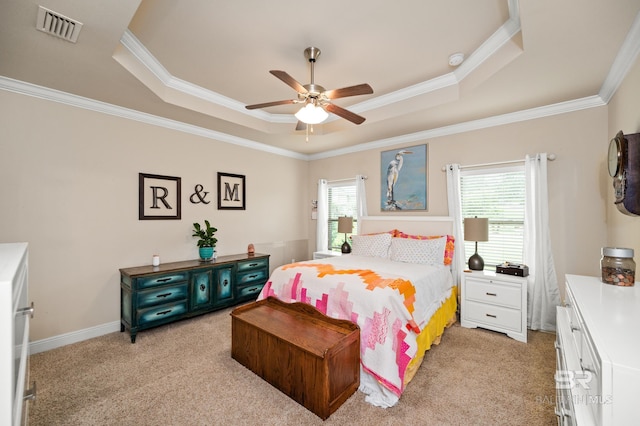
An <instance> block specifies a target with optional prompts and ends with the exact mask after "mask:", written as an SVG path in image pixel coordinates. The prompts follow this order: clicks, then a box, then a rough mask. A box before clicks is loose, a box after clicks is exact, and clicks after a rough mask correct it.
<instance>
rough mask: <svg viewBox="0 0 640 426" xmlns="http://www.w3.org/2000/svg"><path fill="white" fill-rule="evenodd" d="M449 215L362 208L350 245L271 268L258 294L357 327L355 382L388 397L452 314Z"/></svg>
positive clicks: (377, 397) (376, 396)
mask: <svg viewBox="0 0 640 426" xmlns="http://www.w3.org/2000/svg"><path fill="white" fill-rule="evenodd" d="M452 224H453V221H452V219H451V218H449V217H433V216H424V217H407V216H400V217H398V216H379V217H378V216H369V217H367V218H362V219H361V221H360V223H359V228H360V231H359V235H354V236H352V253H350V254H348V255H342V256H337V257H329V258H324V259H317V260H310V261H304V262H297V263H291V264H287V265H283V266H281V267H279V268H276V269H275V270H274V271H273V273H272V274H271V276H270V277H269V280H268V281H267V283H266V284H265V286H264V288H263V289H262V292H261V293H260V295H259V296H258V300H262V299H265V298H267V297H276V298H277V299H279V300H282V301H284V302H288V303H292V302H303V303H306V304H309V305H312V306H314V307H316V308H317V309H318V310H319V311H320V312H322V313H323V314H325V315H327V316H329V317H332V318H338V319H347V320H350V321H353V322H354V323H356V324H357V325H358V326H359V327H360V341H361V344H360V352H361V360H360V373H361V374H360V387H359V390H360V391H361V392H363V393H365V394H366V395H367V396H366V401H367V402H369V403H371V404H373V405H376V406H380V407H391V406H393V405H395V404H396V403H397V402H398V400H399V399H400V396H401V395H402V393H403V391H404V389H405V387H406V386H407V384H408V383H409V382H410V380H411V379H412V378H413V376H414V374H415V373H416V371H417V369H418V367H419V366H420V364H421V363H422V360H423V357H424V352H425V351H426V350H428V349H429V348H430V347H431V345H432V344H438V343H439V339H440V336H441V335H442V333H443V332H444V330H445V328H446V327H447V326H449V325H451V324H452V323H453V322H455V320H456V308H457V295H456V288H457V287H456V284H455V283H454V280H453V276H452V274H451V268H450V263H451V259H452V258H453V249H454V240H453V237H452V236H451V234H452Z"/></svg>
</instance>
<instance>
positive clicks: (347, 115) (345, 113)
mask: <svg viewBox="0 0 640 426" xmlns="http://www.w3.org/2000/svg"><path fill="white" fill-rule="evenodd" d="M323 108H324V109H325V110H327V112H330V113H333V114H335V115H339V116H340V117H342V118H344V119H345V120H349V121H350V122H352V123H354V124H362V123H364V120H366V118H364V117H362V116H361V115H358V114H356V113H353V112H351V111H349V110H346V109H344V108H342V107H339V106H338V105H334V104H326V105H323Z"/></svg>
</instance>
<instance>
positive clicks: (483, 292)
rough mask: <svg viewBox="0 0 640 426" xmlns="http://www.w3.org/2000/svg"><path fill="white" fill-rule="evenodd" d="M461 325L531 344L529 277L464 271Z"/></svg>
mask: <svg viewBox="0 0 640 426" xmlns="http://www.w3.org/2000/svg"><path fill="white" fill-rule="evenodd" d="M461 305H462V306H461V307H460V311H461V320H460V324H461V325H462V326H463V327H467V328H476V327H482V328H487V329H489V330H494V331H499V332H501V333H506V334H507V336H509V337H512V338H514V339H516V340H518V341H520V342H524V343H527V278H526V277H516V276H514V275H506V274H496V273H495V272H486V271H478V272H463V273H462V298H461Z"/></svg>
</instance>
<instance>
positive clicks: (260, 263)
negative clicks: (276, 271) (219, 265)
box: [238, 258, 269, 272]
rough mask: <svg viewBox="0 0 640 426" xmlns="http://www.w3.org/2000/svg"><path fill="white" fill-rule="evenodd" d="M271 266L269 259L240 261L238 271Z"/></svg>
mask: <svg viewBox="0 0 640 426" xmlns="http://www.w3.org/2000/svg"><path fill="white" fill-rule="evenodd" d="M268 266H269V259H268V258H262V259H255V260H250V261H247V262H238V272H244V271H251V270H253V269H259V268H267V267H268Z"/></svg>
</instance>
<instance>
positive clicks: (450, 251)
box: [394, 229, 455, 265]
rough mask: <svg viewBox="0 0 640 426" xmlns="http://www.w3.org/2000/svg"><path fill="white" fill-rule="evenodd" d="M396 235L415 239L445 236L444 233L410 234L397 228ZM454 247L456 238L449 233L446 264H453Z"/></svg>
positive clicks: (445, 256) (444, 260) (445, 251)
mask: <svg viewBox="0 0 640 426" xmlns="http://www.w3.org/2000/svg"><path fill="white" fill-rule="evenodd" d="M394 236H395V237H396V238H410V239H414V240H431V239H434V238H441V237H443V235H410V234H405V233H404V232H402V231H398V230H397V229H396V234H395V235H394ZM454 249H455V238H453V235H447V243H446V245H445V248H444V259H443V263H444V264H445V265H451V262H452V261H453V251H454Z"/></svg>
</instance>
